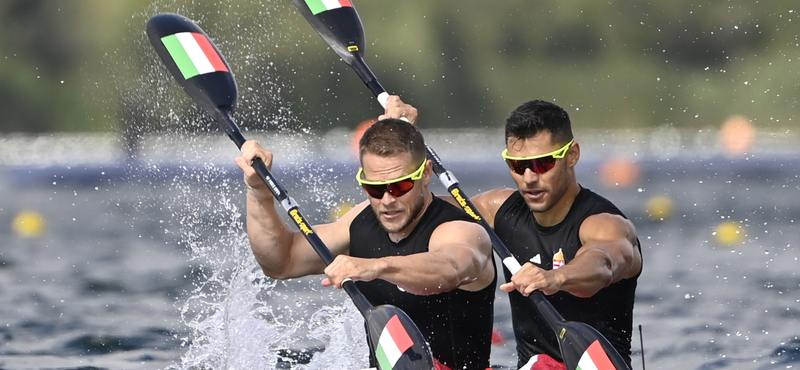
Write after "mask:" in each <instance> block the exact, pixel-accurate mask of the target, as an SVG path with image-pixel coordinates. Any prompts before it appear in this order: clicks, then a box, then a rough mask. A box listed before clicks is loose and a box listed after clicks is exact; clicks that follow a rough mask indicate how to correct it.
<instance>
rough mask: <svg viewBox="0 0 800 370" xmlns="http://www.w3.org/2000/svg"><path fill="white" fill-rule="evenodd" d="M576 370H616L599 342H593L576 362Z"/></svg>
mask: <svg viewBox="0 0 800 370" xmlns="http://www.w3.org/2000/svg"><path fill="white" fill-rule="evenodd" d="M576 370H616V368H615V367H614V364H612V363H611V359H609V358H608V355H607V354H606V351H604V350H603V346H602V345H601V344H600V342H599V341H594V342H593V343H592V344H591V345H590V346H589V348H587V349H586V352H584V353H583V355H582V356H581V359H580V360H578V368H577V369H576Z"/></svg>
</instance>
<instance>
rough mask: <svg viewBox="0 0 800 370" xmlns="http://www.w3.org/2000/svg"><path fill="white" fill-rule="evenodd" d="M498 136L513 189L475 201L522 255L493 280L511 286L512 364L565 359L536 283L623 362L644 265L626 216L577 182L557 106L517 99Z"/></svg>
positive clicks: (398, 105)
mask: <svg viewBox="0 0 800 370" xmlns="http://www.w3.org/2000/svg"><path fill="white" fill-rule="evenodd" d="M408 114H413V115H414V116H416V115H417V109H415V108H414V107H412V106H410V105H408V104H405V103H403V102H402V100H400V98H399V97H397V96H392V97H390V98H389V100H388V101H387V108H386V116H396V117H397V116H403V115H408ZM505 144H506V148H505V150H504V151H503V153H502V157H503V158H504V160H505V161H506V163H507V164H508V167H509V169H510V173H511V177H512V179H513V180H514V182H515V183H516V185H517V189H509V188H498V189H493V190H489V191H486V192H484V193H481V194H479V195H477V196H474V197H472V202H473V203H474V205H475V207H476V208H477V209H478V211H479V212H480V213H481V214H482V215H483V217H484V218H485V219H486V221H487V222H488V223H489V225H490V226H491V227H492V228H493V229H494V231H495V232H496V233H497V235H498V236H499V237H500V239H501V240H502V241H503V243H504V244H505V246H506V247H507V248H508V249H509V250H510V251H511V253H512V254H513V255H514V256H515V257H516V258H517V260H518V261H520V262H521V263H523V265H522V269H521V270H520V271H519V272H518V273H516V274H515V275H514V276H510V274H509V272H508V271H507V270H505V275H506V281H507V283H505V284H503V285H501V286H500V289H501V290H503V291H505V292H509V293H510V295H509V299H510V302H511V313H512V323H513V327H514V334H515V338H516V342H517V357H518V366H519V367H520V369H526V370H527V369H534V370H536V369H557V368H564V365H563V363H561V362H563V360H562V358H561V353H560V350H559V346H558V341H557V339H556V336H555V334H554V333H553V331H552V330H551V329H550V328H549V327H548V326H547V323H546V321H545V320H544V319H543V317H542V316H541V315H540V314H539V313H538V311H537V310H536V308H535V306H534V305H532V304H531V302H530V300H529V299H528V298H526V297H527V296H528V295H530V294H531V293H532V292H533V291H534V290H537V289H538V290H541V291H542V292H544V293H545V294H546V295H547V299H548V300H549V301H550V303H551V304H552V305H553V306H554V307H555V308H556V310H557V311H558V312H559V313H560V314H561V315H562V316H563V317H564V319H566V320H568V321H580V322H584V323H587V324H589V325H591V326H592V327H594V328H595V329H597V330H598V331H599V332H600V333H601V334H603V336H605V337H606V338H607V339H608V340H609V341H610V342H611V343H612V344H613V345H614V347H615V348H616V349H617V351H618V352H619V353H620V354H621V355H622V356H623V358H624V359H625V360H626V362H627V363H628V366H629V367H630V354H631V349H630V348H631V334H632V331H633V328H632V326H633V303H634V296H635V293H636V284H637V279H638V277H639V275H640V274H641V271H642V255H641V246H640V244H639V239H638V237H637V235H636V229H635V227H634V225H633V223H632V222H631V221H630V220H628V219H627V218H626V217H625V215H624V214H623V213H622V212H621V211H620V210H619V209H618V208H617V207H616V206H615V205H614V204H613V203H612V202H610V201H608V200H607V199H605V198H603V197H602V196H600V195H598V194H597V193H595V192H593V191H591V190H589V189H587V188H584V187H582V186H581V185H580V184H579V183H578V180H577V177H576V175H575V166H576V165H577V164H578V160H579V159H580V154H581V153H580V144H579V143H578V142H577V141H576V140H575V139H574V137H573V134H572V127H571V123H570V119H569V115H568V114H567V112H566V111H564V109H562V108H561V107H559V106H557V105H555V104H553V103H550V102H546V101H541V100H534V101H529V102H527V103H525V104H522V105H521V106H519V107H518V108H517V109H516V110H514V111H513V112H512V113H511V115H510V116H509V118H508V119H507V120H506V125H505ZM498 154H499V153H498ZM498 159H499V158H498ZM447 198H448V199H450V200H451V201H452V199H451V198H450V197H447Z"/></svg>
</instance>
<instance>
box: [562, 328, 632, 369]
mask: <svg viewBox="0 0 800 370" xmlns="http://www.w3.org/2000/svg"><path fill="white" fill-rule="evenodd" d="M557 337H558V340H559V342H560V344H561V346H560V347H561V355H562V356H563V357H564V363H565V364H566V365H567V369H569V370H573V369H579V368H580V369H597V370H628V369H629V367H628V364H627V363H626V362H625V360H624V359H623V358H622V356H620V354H619V353H618V352H617V350H616V349H614V346H612V345H611V343H610V342H609V341H608V340H607V339H606V338H605V337H604V336H603V335H602V334H600V332H598V331H597V330H595V329H594V328H593V327H591V326H589V325H587V324H584V323H582V322H572V321H568V322H565V323H564V324H563V326H562V328H561V330H560V332H559V333H557Z"/></svg>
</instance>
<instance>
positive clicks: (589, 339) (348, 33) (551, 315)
mask: <svg viewBox="0 0 800 370" xmlns="http://www.w3.org/2000/svg"><path fill="white" fill-rule="evenodd" d="M292 1H293V2H294V4H295V5H296V6H297V8H298V9H299V10H300V13H301V14H303V16H304V17H305V19H306V20H307V21H308V23H310V24H311V26H312V27H313V28H314V30H316V31H317V33H319V34H320V36H322V38H323V39H324V40H325V41H326V42H327V43H328V45H330V47H331V48H332V49H333V50H334V51H335V52H336V54H338V55H339V57H341V58H342V60H344V62H345V63H347V64H348V65H350V67H352V68H353V69H354V70H355V71H356V73H357V74H358V76H359V77H360V78H361V80H362V81H363V82H364V84H366V85H367V87H368V88H369V89H370V90H371V91H372V93H373V94H375V96H376V97H377V99H378V101H379V102H380V103H381V105H383V106H384V107H385V105H386V99H387V98H388V97H389V94H388V93H387V92H386V90H384V89H383V87H382V86H381V84H380V83H379V82H378V79H377V78H376V77H375V74H373V73H372V71H371V70H370V69H369V67H368V66H367V64H366V62H365V61H364V57H363V52H364V45H365V42H364V29H363V26H362V24H361V19H360V18H359V16H358V13H357V12H356V10H355V8H354V7H353V6H352V4H350V3H349V1H342V3H346V5H342V6H341V7H339V8H335V9H330V10H327V11H325V10H322V9H318V10H315V11H312V9H311V8H310V7H309V4H308V2H311V1H310V0H309V1H305V0H292ZM427 151H428V159H430V160H431V162H432V163H433V171H434V172H435V173H436V175H437V176H439V180H440V181H441V182H442V184H443V185H444V186H445V188H447V191H448V192H449V193H450V195H452V196H453V198H454V199H455V200H456V201H457V202H458V204H460V205H461V207H462V208H463V209H464V211H465V212H467V214H469V215H470V216H471V217H473V218H474V219H475V220H476V221H478V222H479V223H480V224H481V225H483V227H484V228H486V231H487V232H488V233H489V236H490V238H491V239H492V245H493V246H494V249H495V252H497V254H498V255H499V256H500V257H501V258H502V259H503V265H505V266H506V268H508V270H509V271H510V272H511V274H515V273H516V272H517V271H519V269H520V264H519V262H518V261H517V259H516V258H515V257H514V256H513V255H512V254H511V252H509V251H508V249H507V248H506V247H505V245H504V244H503V242H502V241H501V240H500V238H499V237H498V236H497V234H496V233H495V232H494V230H492V228H491V227H490V226H489V224H488V223H487V222H486V220H484V219H483V217H482V216H481V215H480V213H479V212H478V210H477V209H476V208H475V206H474V205H473V204H472V202H471V201H470V200H469V198H468V197H467V196H466V195H465V194H464V192H463V191H462V190H461V188H460V186H459V183H458V180H457V179H456V177H455V176H454V175H453V173H452V172H450V171H448V170H446V169H445V168H444V166H443V165H442V161H441V159H440V158H439V156H438V155H436V153H435V152H434V151H433V150H432V149H431V148H430V147H427ZM530 298H531V300H532V301H533V303H534V304H535V305H536V307H537V308H538V309H539V312H541V314H542V316H544V318H545V319H546V320H547V323H548V324H549V325H550V328H551V329H552V330H553V331H554V332H555V334H556V337H557V338H558V342H559V347H560V349H561V355H562V357H563V359H564V362H565V363H566V365H567V368H568V369H570V370H572V369H577V368H578V364H579V363H581V365H582V367H583V368H586V367H585V365H584V364H585V363H584V362H581V361H584V359H583V357H584V356H589V355H591V358H592V359H595V358H596V359H597V360H596V362H595V363H596V364H597V365H601V364H602V365H605V366H604V367H600V366H598V369H617V370H623V369H628V365H627V364H626V363H625V360H624V359H623V358H622V356H620V355H619V353H618V352H617V351H616V349H614V347H613V346H612V345H611V343H610V342H609V341H608V340H607V339H606V338H605V337H604V336H603V335H602V334H600V333H599V332H598V331H597V330H595V329H594V328H593V327H591V326H589V325H587V324H585V323H581V322H570V321H566V320H564V318H563V317H561V315H560V314H559V313H558V312H557V311H556V310H555V308H554V307H553V306H552V305H551V304H550V302H549V301H547V299H546V298H545V297H544V294H543V293H542V292H540V291H535V292H534V293H533V294H531V295H530Z"/></svg>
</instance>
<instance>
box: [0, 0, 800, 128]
mask: <svg viewBox="0 0 800 370" xmlns="http://www.w3.org/2000/svg"><path fill="white" fill-rule="evenodd" d="M354 4H355V5H356V7H357V10H358V12H359V14H360V15H361V18H362V21H363V23H364V28H365V33H366V37H367V50H366V60H367V63H368V64H369V65H370V67H372V69H373V70H374V72H375V73H376V75H377V76H378V77H379V79H380V80H381V82H382V84H383V85H384V87H386V88H387V90H389V91H390V92H393V93H397V94H400V95H401V96H402V97H403V98H404V100H406V101H407V102H410V103H412V104H414V105H415V106H417V107H419V108H420V111H421V112H422V120H423V121H421V124H422V125H424V126H425V127H499V126H501V125H502V124H503V121H504V119H505V117H506V115H507V114H508V112H510V111H511V110H512V109H514V108H515V107H516V106H518V105H519V104H521V103H522V102H524V101H527V100H530V99H537V98H538V99H545V100H550V101H555V102H556V103H558V104H560V105H562V106H563V107H565V108H567V110H568V111H569V112H570V115H571V116H572V118H573V122H574V125H575V126H576V127H601V128H603V127H607V128H647V127H657V126H662V125H673V126H676V127H678V128H684V129H685V128H694V127H707V126H715V127H716V126H718V125H719V124H720V123H721V122H723V121H724V120H725V119H726V118H727V117H728V116H730V115H732V114H741V115H745V116H746V117H749V118H750V119H752V120H753V122H754V123H755V124H756V125H757V126H759V127H762V128H765V127H772V128H779V127H788V126H793V125H794V116H795V115H796V114H797V113H798V108H800V106H799V105H798V96H800V61H799V60H800V18H799V17H798V13H797V12H798V11H800V7H798V3H797V2H796V0H794V1H788V0H783V1H778V0H776V1H769V2H764V1H752V0H730V1H720V0H673V1H655V0H651V1H635V0H619V1H588V0H587V1H573V0H566V1H565V0H562V1H521V0H504V1H493V2H488V1H464V0H461V1H456V0H447V1H428V0H413V1H412V0H408V1H392V2H390V1H358V0H354ZM161 12H177V13H180V14H183V15H185V16H187V17H190V18H192V19H194V20H196V21H198V23H200V25H201V27H202V28H203V29H204V30H205V31H206V32H207V33H208V34H209V35H210V36H211V37H212V39H214V41H215V42H216V43H217V45H218V47H219V48H220V49H221V51H222V53H223V54H224V55H225V56H226V58H227V60H228V63H229V64H230V65H231V66H232V68H233V69H234V73H235V74H236V78H237V82H238V83H239V89H240V98H239V99H240V101H239V102H240V104H239V114H240V115H241V117H242V118H241V119H240V124H241V125H242V126H243V127H244V128H245V129H257V130H267V129H274V128H276V127H283V128H290V129H292V128H303V129H304V130H328V129H330V128H333V127H340V126H341V127H354V126H355V125H356V124H357V123H358V122H360V121H362V120H364V119H368V118H372V117H375V116H377V115H378V114H379V113H380V112H381V109H380V107H379V106H378V105H377V103H376V102H374V100H373V98H372V96H371V94H370V93H369V91H368V90H367V89H366V88H365V87H364V86H363V85H362V83H361V81H360V80H359V79H358V78H357V77H356V75H355V74H354V73H353V72H352V71H351V70H350V69H349V67H348V66H347V65H345V64H344V63H342V62H341V61H339V59H338V57H337V56H336V55H335V54H334V53H333V52H332V51H331V50H329V49H328V47H327V45H326V44H325V43H324V42H323V41H322V40H321V38H319V36H317V35H316V33H314V31H313V30H312V29H311V27H310V26H309V25H308V24H306V23H305V20H303V19H302V17H301V16H300V15H299V13H298V12H297V11H296V9H295V8H294V6H293V4H292V3H291V1H290V0H272V1H256V0H241V1H234V0H227V1H218V2H212V1H200V0H197V1H178V0H174V1H144V0H125V1H110V0H74V1H58V0H3V1H2V2H0V111H2V113H3V114H2V119H0V133H11V132H30V133H42V132H76V131H78V132H83V131H117V132H121V133H127V134H129V135H138V134H141V133H143V132H149V131H168V130H176V129H179V130H190V131H192V130H206V129H207V128H206V126H204V124H203V123H202V122H199V123H197V124H194V125H186V124H185V123H182V122H181V120H179V119H175V118H174V117H176V116H181V115H182V114H184V113H185V112H190V114H196V117H202V115H201V114H200V112H199V110H198V109H197V108H195V107H194V106H193V104H192V102H191V101H190V99H189V98H188V97H186V96H185V94H183V92H182V91H181V90H180V89H179V88H178V87H177V84H175V83H174V82H173V81H172V80H171V77H170V76H169V75H168V74H167V72H166V69H165V68H163V66H161V65H160V64H159V63H160V62H159V61H157V60H156V58H157V57H156V55H155V53H154V52H153V50H152V48H151V47H150V45H149V42H148V41H147V39H146V35H145V33H144V28H145V22H146V21H147V19H148V18H149V17H151V16H153V15H155V14H157V13H161ZM171 117H172V118H171ZM199 121H202V119H201V120H199Z"/></svg>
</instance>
